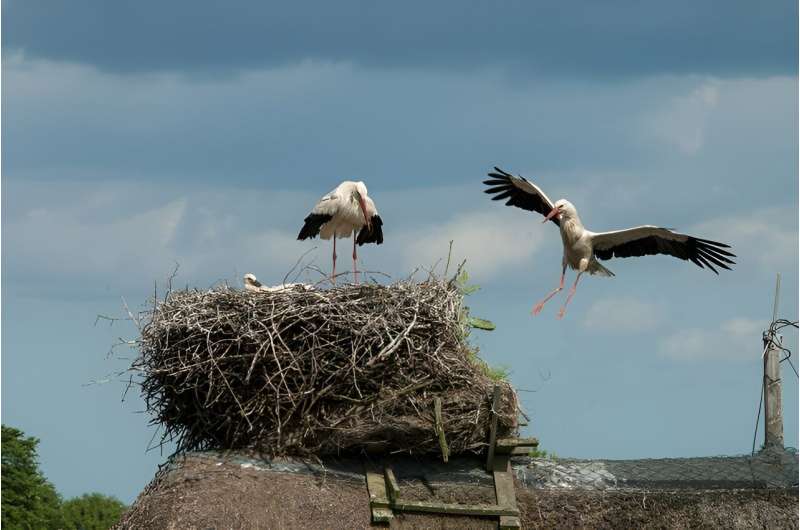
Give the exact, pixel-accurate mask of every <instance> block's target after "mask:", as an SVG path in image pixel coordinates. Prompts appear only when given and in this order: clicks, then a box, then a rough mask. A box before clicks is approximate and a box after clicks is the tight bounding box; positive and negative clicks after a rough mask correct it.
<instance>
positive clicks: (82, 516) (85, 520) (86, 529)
mask: <svg viewBox="0 0 800 530" xmlns="http://www.w3.org/2000/svg"><path fill="white" fill-rule="evenodd" d="M124 511H125V504H123V503H122V502H121V501H120V500H119V499H117V498H115V497H109V496H107V495H101V494H100V493H87V494H85V495H82V496H80V497H75V498H74V499H70V500H68V501H66V502H65V503H64V504H63V505H62V506H61V512H62V514H63V516H64V529H65V530H107V529H108V528H111V526H113V525H114V524H115V523H116V522H117V521H119V518H120V517H121V516H122V512H124Z"/></svg>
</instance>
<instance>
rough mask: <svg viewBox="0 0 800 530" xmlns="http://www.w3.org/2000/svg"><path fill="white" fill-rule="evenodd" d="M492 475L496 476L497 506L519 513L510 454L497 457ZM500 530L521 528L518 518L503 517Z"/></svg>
mask: <svg viewBox="0 0 800 530" xmlns="http://www.w3.org/2000/svg"><path fill="white" fill-rule="evenodd" d="M492 474H493V475H494V492H495V495H496V496H497V504H498V505H499V506H501V507H503V508H508V509H509V510H514V511H517V495H516V491H515V490H514V473H513V471H512V469H511V458H510V455H508V454H498V455H496V456H495V459H494V465H493V470H492ZM500 528H501V529H510V528H520V521H519V518H518V517H513V516H512V517H501V518H500Z"/></svg>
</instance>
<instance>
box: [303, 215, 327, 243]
mask: <svg viewBox="0 0 800 530" xmlns="http://www.w3.org/2000/svg"><path fill="white" fill-rule="evenodd" d="M331 219H333V216H332V215H328V214H322V213H310V214H308V217H306V218H305V221H304V224H303V228H301V229H300V233H299V234H298V235H297V239H308V238H314V237H317V236H318V235H319V231H320V230H322V226H323V225H324V224H325V223H327V222H328V221H330V220H331Z"/></svg>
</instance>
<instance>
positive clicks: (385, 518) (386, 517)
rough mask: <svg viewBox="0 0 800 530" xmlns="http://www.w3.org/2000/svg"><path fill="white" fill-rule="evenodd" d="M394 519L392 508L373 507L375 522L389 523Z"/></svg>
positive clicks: (373, 520)
mask: <svg viewBox="0 0 800 530" xmlns="http://www.w3.org/2000/svg"><path fill="white" fill-rule="evenodd" d="M392 519H394V513H392V509H391V508H378V507H375V508H372V522H373V523H388V522H389V521H391V520H392Z"/></svg>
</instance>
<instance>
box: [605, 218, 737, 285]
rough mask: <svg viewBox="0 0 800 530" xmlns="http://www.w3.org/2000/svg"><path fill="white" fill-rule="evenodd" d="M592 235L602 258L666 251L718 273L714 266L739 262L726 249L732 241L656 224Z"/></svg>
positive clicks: (724, 266)
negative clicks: (726, 242) (693, 234)
mask: <svg viewBox="0 0 800 530" xmlns="http://www.w3.org/2000/svg"><path fill="white" fill-rule="evenodd" d="M591 238H592V246H593V248H594V255H595V256H597V257H598V258H600V259H611V258H629V257H632V256H652V255H655V254H667V255H669V256H675V257H676V258H680V259H682V260H689V261H691V262H692V263H694V264H695V265H697V266H698V267H700V268H705V267H708V268H709V269H711V270H712V271H714V273H716V274H719V273H718V272H717V269H715V268H714V266H715V265H716V266H717V267H720V268H723V269H728V270H730V267H729V266H728V265H734V264H735V263H736V262H735V261H733V260H732V259H730V258H735V257H736V255H735V254H732V253H730V252H728V251H727V250H724V249H726V248H730V246H729V245H726V244H724V243H717V242H716V241H709V240H708V239H700V238H696V237H692V236H687V235H686V234H679V233H677V232H673V231H672V230H670V229H668V228H659V227H657V226H637V227H635V228H628V229H626V230H616V231H613V232H601V233H593V234H592V236H591Z"/></svg>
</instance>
